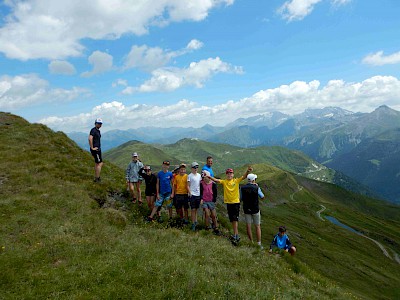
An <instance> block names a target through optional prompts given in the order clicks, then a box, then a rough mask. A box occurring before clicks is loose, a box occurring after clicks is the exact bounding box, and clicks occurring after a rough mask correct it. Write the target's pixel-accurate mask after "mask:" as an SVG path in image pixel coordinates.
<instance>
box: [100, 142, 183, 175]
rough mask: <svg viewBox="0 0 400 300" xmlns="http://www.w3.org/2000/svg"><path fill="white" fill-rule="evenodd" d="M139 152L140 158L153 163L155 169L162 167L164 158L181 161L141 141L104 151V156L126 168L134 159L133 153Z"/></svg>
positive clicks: (150, 163)
mask: <svg viewBox="0 0 400 300" xmlns="http://www.w3.org/2000/svg"><path fill="white" fill-rule="evenodd" d="M133 152H137V153H138V154H139V159H140V160H141V161H143V163H145V164H149V165H151V167H152V168H153V169H155V170H157V169H158V168H161V163H162V162H163V161H164V160H169V161H170V162H171V164H179V161H178V160H177V159H176V158H175V157H174V156H173V155H171V154H167V153H165V152H163V151H162V150H160V149H158V148H156V147H154V146H153V145H151V144H145V143H142V142H139V141H130V142H127V143H125V144H122V145H120V146H118V147H116V148H113V149H112V150H110V151H107V152H105V153H104V155H103V156H104V158H105V159H107V160H110V161H112V162H113V163H114V164H115V165H117V166H119V167H120V168H122V169H124V170H125V168H126V167H127V166H128V164H129V163H130V161H131V160H132V153H133Z"/></svg>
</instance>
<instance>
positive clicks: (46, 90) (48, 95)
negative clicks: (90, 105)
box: [0, 74, 88, 111]
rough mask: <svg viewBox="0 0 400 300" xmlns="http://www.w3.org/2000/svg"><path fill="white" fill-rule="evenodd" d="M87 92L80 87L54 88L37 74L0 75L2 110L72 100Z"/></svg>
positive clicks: (0, 105)
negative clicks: (68, 88)
mask: <svg viewBox="0 0 400 300" xmlns="http://www.w3.org/2000/svg"><path fill="white" fill-rule="evenodd" d="M87 94H88V91H87V90H86V89H83V88H79V87H73V88H72V89H70V90H67V89H52V88H50V87H49V83H48V82H47V81H46V80H44V79H42V78H40V77H38V76H37V75H36V74H26V75H18V76H15V77H11V76H7V75H5V76H2V77H0V110H3V111H4V110H9V109H18V108H22V107H28V106H32V105H35V104H39V103H49V102H59V101H71V100H73V99H76V98H78V97H80V96H85V95H87Z"/></svg>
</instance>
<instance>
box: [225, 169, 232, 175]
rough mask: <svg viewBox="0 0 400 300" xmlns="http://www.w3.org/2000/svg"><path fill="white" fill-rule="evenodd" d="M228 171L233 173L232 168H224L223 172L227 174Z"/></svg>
mask: <svg viewBox="0 0 400 300" xmlns="http://www.w3.org/2000/svg"><path fill="white" fill-rule="evenodd" d="M228 173H233V169H232V168H229V169H226V171H225V174H228Z"/></svg>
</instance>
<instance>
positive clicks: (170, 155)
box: [104, 139, 372, 195]
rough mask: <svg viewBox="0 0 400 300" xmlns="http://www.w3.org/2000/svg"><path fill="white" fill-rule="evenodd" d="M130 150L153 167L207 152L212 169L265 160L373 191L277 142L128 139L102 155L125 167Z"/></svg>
mask: <svg viewBox="0 0 400 300" xmlns="http://www.w3.org/2000/svg"><path fill="white" fill-rule="evenodd" d="M132 152H139V154H140V156H141V157H140V158H141V160H142V161H143V162H144V163H148V164H150V165H152V166H153V167H154V166H155V167H156V169H157V168H159V166H160V164H161V162H162V161H163V160H164V159H168V160H170V161H171V163H172V164H174V165H177V164H179V163H180V162H185V163H191V162H192V161H194V160H195V161H197V162H198V163H200V165H203V164H205V160H206V157H207V156H209V155H212V156H213V157H214V165H213V169H214V171H215V172H216V173H221V172H224V170H225V169H226V168H228V167H233V168H237V167H240V166H242V165H244V164H256V163H268V164H270V165H273V166H276V167H278V168H280V169H283V170H285V171H288V172H292V173H296V174H301V175H302V176H304V177H307V178H312V179H315V180H319V181H325V182H330V183H334V184H337V185H339V186H341V187H343V188H345V189H348V190H351V191H355V192H357V193H361V194H366V195H372V192H371V191H370V190H369V189H368V188H366V187H365V186H362V185H360V184H359V183H357V182H356V181H355V180H354V179H351V178H349V177H348V176H345V175H344V174H342V173H340V172H337V171H335V170H333V169H329V168H327V167H325V166H323V165H321V164H319V163H318V162H316V161H313V160H312V159H311V158H309V157H308V156H306V155H305V154H304V153H302V152H300V151H294V150H289V149H286V148H283V147H278V146H272V147H265V146H261V147H257V148H240V147H235V146H231V145H227V144H216V143H211V142H205V141H202V140H198V139H182V140H180V141H178V142H176V143H174V144H169V145H156V144H143V143H141V142H137V141H131V142H128V143H125V144H123V145H121V146H119V147H117V148H114V149H111V150H110V151H107V152H106V153H105V155H104V156H105V158H107V159H109V160H111V161H112V162H113V163H115V164H116V165H118V166H119V167H121V168H125V167H126V166H127V164H128V163H129V161H130V160H131V153H132Z"/></svg>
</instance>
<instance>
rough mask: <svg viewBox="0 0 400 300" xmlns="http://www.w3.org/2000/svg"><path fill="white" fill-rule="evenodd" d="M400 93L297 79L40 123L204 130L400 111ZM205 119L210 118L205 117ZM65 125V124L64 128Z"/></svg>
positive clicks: (399, 84)
mask: <svg viewBox="0 0 400 300" xmlns="http://www.w3.org/2000/svg"><path fill="white" fill-rule="evenodd" d="M399 95H400V80H399V79H397V78H395V77H392V76H374V77H371V78H368V79H366V80H364V81H362V82H345V81H343V80H331V81H329V82H328V83H327V84H326V85H325V86H321V84H320V82H319V81H318V80H313V81H310V82H305V81H295V82H292V83H290V84H287V85H281V86H279V87H276V88H271V89H265V90H261V91H259V92H257V93H254V94H253V95H251V96H249V97H246V98H243V99H240V100H237V101H233V100H229V101H227V102H225V103H222V104H218V105H215V106H201V105H199V104H198V103H196V102H192V101H189V100H187V99H184V100H181V101H178V102H177V103H175V104H172V105H165V106H158V105H145V104H135V105H132V106H125V105H124V104H122V103H121V102H118V101H112V102H106V103H103V104H101V105H99V106H96V107H94V108H93V109H92V111H90V112H88V113H84V114H80V115H78V116H71V117H65V118H59V117H56V116H52V117H49V118H45V119H42V120H40V122H41V123H44V124H47V125H48V126H50V127H52V128H54V129H56V130H61V129H63V130H65V128H68V129H69V130H71V131H85V130H87V129H89V127H90V126H91V125H92V123H93V119H94V118H95V117H97V116H101V117H102V118H103V120H104V122H105V123H104V130H110V129H129V128H132V124H144V122H145V121H146V122H147V123H148V121H150V124H154V125H156V126H157V125H158V124H165V126H168V124H178V123H179V124H181V126H187V127H188V126H195V127H199V126H202V125H205V124H206V123H210V124H212V125H225V124H227V123H229V122H232V121H234V120H235V119H237V118H239V117H243V118H245V117H250V116H254V115H256V114H262V113H268V112H273V111H281V112H283V113H286V114H296V113H300V112H303V111H304V110H305V109H307V108H309V107H314V108H323V107H326V106H339V107H342V108H344V109H347V110H350V111H354V112H357V111H361V112H370V111H372V110H374V109H375V108H377V107H378V106H380V105H383V104H386V105H388V106H390V107H392V108H394V109H397V110H400V104H399V103H400V102H399ZM205 115H206V116H207V118H205V119H203V118H201V116H205ZM196 116H197V117H196ZM60 124H63V125H62V128H61V127H60V126H61V125H60ZM138 126H139V125H138Z"/></svg>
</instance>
